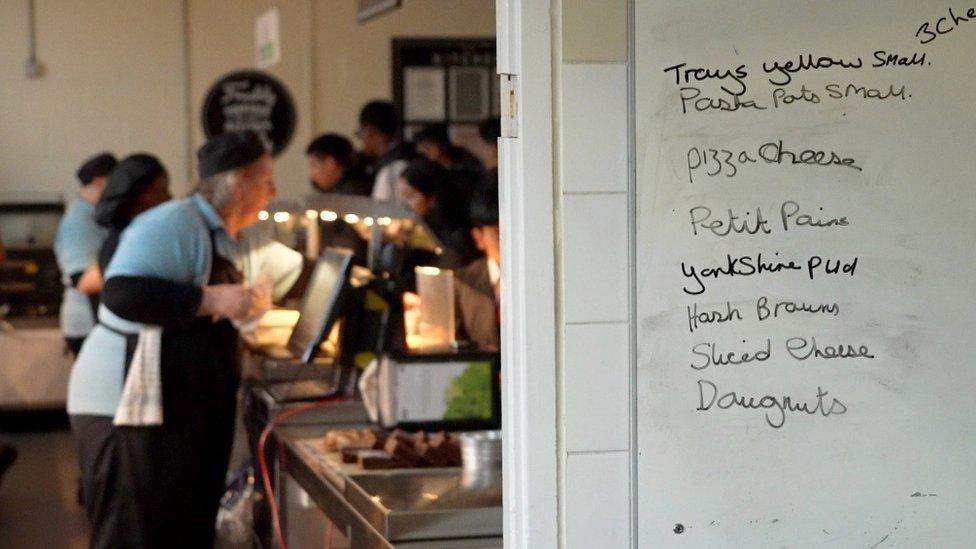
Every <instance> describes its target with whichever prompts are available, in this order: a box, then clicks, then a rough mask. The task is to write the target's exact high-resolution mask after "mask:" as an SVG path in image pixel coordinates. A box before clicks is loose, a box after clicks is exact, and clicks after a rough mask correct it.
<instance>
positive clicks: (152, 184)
mask: <svg viewBox="0 0 976 549" xmlns="http://www.w3.org/2000/svg"><path fill="white" fill-rule="evenodd" d="M170 198H172V197H171V196H170V194H169V173H167V172H166V168H164V167H163V165H162V164H161V163H160V162H159V159H157V158H156V157H155V156H152V155H149V154H145V153H138V154H133V155H129V156H127V157H125V158H124V159H123V160H122V161H121V162H119V164H118V165H117V166H116V167H115V169H114V170H112V173H111V175H109V177H108V183H107V184H106V185H105V190H104V191H103V192H102V197H101V198H100V199H99V201H98V204H97V205H96V206H95V221H96V222H97V223H98V224H99V225H101V226H102V227H105V228H106V229H107V230H108V236H106V237H105V242H103V243H102V248H101V250H100V251H99V252H98V267H99V269H100V270H101V272H105V268H106V267H108V262H109V260H110V259H112V256H113V255H114V254H115V250H116V248H118V246H119V238H120V237H121V236H122V231H123V230H124V229H125V228H126V227H128V226H129V223H131V222H132V220H133V219H134V218H135V217H136V216H137V215H139V214H140V213H142V212H144V211H146V210H148V209H150V208H152V207H154V206H158V205H159V204H162V203H163V202H166V201H167V200H169V199H170Z"/></svg>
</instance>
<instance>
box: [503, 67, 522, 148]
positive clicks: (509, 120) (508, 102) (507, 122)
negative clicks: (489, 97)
mask: <svg viewBox="0 0 976 549" xmlns="http://www.w3.org/2000/svg"><path fill="white" fill-rule="evenodd" d="M498 78H499V79H500V80H501V81H500V83H499V86H498V90H499V94H500V95H501V97H500V98H499V102H498V104H499V106H500V107H501V108H500V110H501V119H502V129H501V131H502V134H501V137H502V138H503V139H505V138H509V139H511V138H517V137H518V136H519V127H518V106H519V95H518V75H516V74H499V75H498Z"/></svg>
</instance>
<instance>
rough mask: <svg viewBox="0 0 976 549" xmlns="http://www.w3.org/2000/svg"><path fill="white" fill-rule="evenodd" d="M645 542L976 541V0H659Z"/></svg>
mask: <svg viewBox="0 0 976 549" xmlns="http://www.w3.org/2000/svg"><path fill="white" fill-rule="evenodd" d="M634 22H635V23H634V40H635V43H634V67H635V72H634V82H633V83H634V105H635V107H634V108H635V119H636V125H635V136H636V137H635V151H636V159H637V174H636V208H635V211H636V235H635V239H634V245H635V257H636V276H635V284H636V296H637V297H636V300H637V304H636V311H637V319H638V326H637V345H638V359H637V399H638V404H637V412H638V419H637V446H638V449H637V450H638V455H637V462H636V463H637V484H636V486H637V514H638V516H637V520H636V524H637V530H638V539H639V545H640V546H641V547H819V546H829V547H865V548H869V547H967V546H969V547H971V546H973V545H974V543H976V529H974V525H973V520H972V519H973V516H974V510H976V397H974V392H976V282H974V281H976V2H968V3H966V2H941V1H931V2H918V1H915V0H911V1H909V0H890V1H885V2H867V1H856V2H855V1H829V2H784V1H782V0H749V1H744V2H719V1H702V2H693V3H689V2H681V1H676V0H669V1H666V0H637V1H636V3H635V17H634Z"/></svg>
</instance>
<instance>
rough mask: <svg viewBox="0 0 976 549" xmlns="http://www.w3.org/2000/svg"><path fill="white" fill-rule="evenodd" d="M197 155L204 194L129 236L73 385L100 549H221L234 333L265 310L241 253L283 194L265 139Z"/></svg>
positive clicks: (211, 145) (74, 415)
mask: <svg viewBox="0 0 976 549" xmlns="http://www.w3.org/2000/svg"><path fill="white" fill-rule="evenodd" d="M197 156H198V160H199V162H198V163H199V175H200V181H199V183H198V184H197V186H196V189H195V193H194V194H193V195H191V196H189V197H187V198H183V199H179V200H172V201H170V202H167V203H166V204H162V205H160V206H157V207H155V208H152V209H151V210H149V211H146V212H144V213H143V214H141V215H139V216H138V217H136V218H135V219H134V220H133V221H132V223H131V224H130V225H129V226H128V227H127V228H126V229H125V230H124V231H123V233H122V236H121V239H120V241H119V245H118V248H117V250H116V252H115V255H114V256H113V257H112V260H111V261H110V262H109V264H108V268H107V269H106V271H105V285H104V289H103V291H102V304H101V306H100V308H99V324H98V326H97V327H96V328H95V330H94V331H93V332H92V334H91V335H90V336H89V338H88V339H87V340H86V341H85V344H84V346H83V347H82V350H81V353H80V355H79V357H78V360H77V362H76V363H75V366H74V370H73V371H72V375H71V380H70V382H69V391H68V413H69V414H70V417H71V424H72V431H73V432H74V436H75V439H76V441H77V445H78V449H79V461H80V465H81V474H82V481H83V485H84V495H85V506H86V510H87V512H88V516H89V519H90V521H91V526H92V534H91V546H92V547H96V548H102V547H106V548H107V547H139V548H157V547H158V548H172V547H194V548H196V547H200V548H208V549H209V548H210V547H213V543H214V525H215V520H216V514H217V508H218V506H219V502H220V497H221V495H222V493H223V491H224V476H225V473H226V469H227V464H228V459H229V455H230V449H231V442H232V437H233V430H234V415H235V403H236V398H235V396H236V391H237V386H238V373H237V368H238V364H237V355H236V351H237V345H238V334H237V330H236V329H235V327H234V324H233V323H232V322H231V321H233V320H239V319H245V318H249V317H253V315H254V314H255V311H254V309H255V303H256V301H257V300H258V297H259V296H257V295H255V293H254V291H253V290H252V289H251V288H249V286H248V285H246V284H244V283H243V280H244V279H243V276H242V274H241V271H240V270H239V269H238V268H237V260H238V259H239V258H238V257H237V254H238V246H237V241H236V240H237V237H238V234H239V233H240V231H241V230H242V229H243V228H244V227H246V226H248V225H250V224H251V223H253V222H254V221H256V220H257V216H258V213H259V212H260V211H261V210H262V209H263V208H265V207H266V205H267V204H268V202H269V201H270V200H271V198H272V197H273V196H274V195H275V184H274V178H273V161H272V159H271V155H270V154H268V152H267V151H266V150H265V148H264V145H263V143H262V142H261V140H260V138H259V137H258V135H257V134H255V133H254V132H250V131H246V132H230V133H226V134H223V135H220V136H217V137H215V138H213V139H211V140H210V141H209V142H207V143H206V144H204V145H203V146H202V147H200V149H199V151H198V152H197ZM281 277H282V278H291V279H292V281H294V279H296V278H297V277H298V272H293V271H288V272H284V273H282V274H281ZM275 282H279V281H277V280H276V281H275Z"/></svg>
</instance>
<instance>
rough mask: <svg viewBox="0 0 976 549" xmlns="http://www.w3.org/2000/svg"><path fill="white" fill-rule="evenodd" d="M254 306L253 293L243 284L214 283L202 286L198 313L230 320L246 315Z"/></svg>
mask: <svg viewBox="0 0 976 549" xmlns="http://www.w3.org/2000/svg"><path fill="white" fill-rule="evenodd" d="M253 306H254V293H253V292H252V291H251V289H250V288H248V287H247V286H245V285H243V284H215V285H213V286H204V287H203V299H202V300H201V302H200V315H201V316H205V315H212V316H214V317H217V318H229V319H231V320H234V319H240V318H245V317H247V315H248V313H249V312H250V311H251V307H253Z"/></svg>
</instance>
